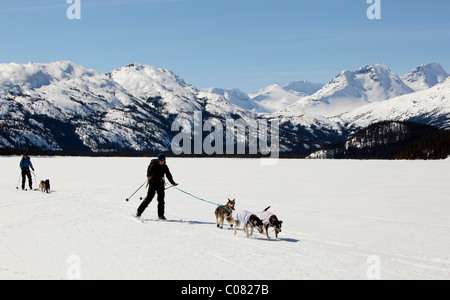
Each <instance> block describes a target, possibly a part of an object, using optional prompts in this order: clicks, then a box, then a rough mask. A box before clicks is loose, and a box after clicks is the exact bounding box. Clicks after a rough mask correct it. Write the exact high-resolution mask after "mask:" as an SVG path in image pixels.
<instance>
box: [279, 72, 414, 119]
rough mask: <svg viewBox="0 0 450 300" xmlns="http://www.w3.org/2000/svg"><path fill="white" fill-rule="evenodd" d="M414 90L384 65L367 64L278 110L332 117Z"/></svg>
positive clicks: (343, 74) (289, 113)
mask: <svg viewBox="0 0 450 300" xmlns="http://www.w3.org/2000/svg"><path fill="white" fill-rule="evenodd" d="M413 92H414V91H413V90H412V89H411V88H410V87H408V86H407V85H406V84H405V83H404V82H403V81H402V80H401V78H400V77H399V76H398V75H396V74H395V73H394V72H392V71H391V70H390V69H389V68H388V67H387V66H385V65H383V64H377V65H368V66H365V67H362V68H360V69H358V70H356V71H342V72H341V73H339V75H337V76H336V77H335V78H334V79H333V80H332V81H330V82H329V83H328V84H326V85H325V86H324V87H323V88H322V89H320V90H319V91H317V92H316V93H315V94H313V95H311V96H308V97H305V98H302V99H301V100H299V101H297V102H296V103H294V104H292V105H290V106H288V107H286V108H284V109H283V110H281V111H280V113H282V114H286V115H297V114H301V113H306V112H308V113H315V114H319V115H323V116H327V117H331V116H334V115H338V114H340V113H343V112H346V111H349V110H351V109H354V108H357V107H361V106H364V105H366V104H369V103H373V102H379V101H384V100H388V99H390V98H393V97H397V96H400V95H405V94H409V93H413Z"/></svg>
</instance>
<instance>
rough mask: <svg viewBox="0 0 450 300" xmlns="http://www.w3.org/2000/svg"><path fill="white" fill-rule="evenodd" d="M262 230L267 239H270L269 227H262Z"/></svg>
mask: <svg viewBox="0 0 450 300" xmlns="http://www.w3.org/2000/svg"><path fill="white" fill-rule="evenodd" d="M264 229H265V230H266V236H267V238H268V239H270V237H269V225H264Z"/></svg>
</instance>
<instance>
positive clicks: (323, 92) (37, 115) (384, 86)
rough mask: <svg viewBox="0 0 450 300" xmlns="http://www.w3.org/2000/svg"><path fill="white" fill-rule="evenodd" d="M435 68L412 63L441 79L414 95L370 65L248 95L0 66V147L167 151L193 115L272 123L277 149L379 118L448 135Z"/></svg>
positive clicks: (76, 69)
mask: <svg viewBox="0 0 450 300" xmlns="http://www.w3.org/2000/svg"><path fill="white" fill-rule="evenodd" d="M441 69H442V67H440V65H438V64H430V65H425V66H420V67H419V68H417V69H416V71H414V70H413V71H411V72H410V73H409V75H408V76H406V75H405V76H404V77H403V78H409V79H411V78H414V79H415V80H416V82H422V83H426V84H428V85H433V84H434V82H439V81H440V83H437V84H436V85H434V86H432V87H431V88H428V89H425V90H421V91H419V92H415V91H414V90H413V89H412V88H411V87H409V86H407V85H406V84H405V82H403V80H402V78H400V77H399V76H397V75H396V74H395V73H394V72H392V71H391V70H390V69H389V68H388V67H386V66H384V65H382V64H378V65H368V66H365V67H362V68H360V69H358V70H356V71H343V72H341V73H339V75H338V76H336V77H335V78H334V79H333V80H332V81H330V82H329V83H328V84H326V85H325V86H323V87H322V85H321V84H313V83H309V82H305V81H299V82H293V83H290V84H288V85H286V86H284V87H283V86H281V85H278V84H274V85H271V86H269V87H266V88H264V89H262V90H260V91H258V92H257V93H252V94H250V95H247V94H245V93H243V92H242V91H240V90H238V89H231V90H225V89H220V88H210V89H199V88H196V87H194V86H192V85H191V84H189V83H187V82H185V81H184V80H183V79H182V78H180V77H179V76H178V75H176V74H175V73H173V72H171V71H169V70H165V69H161V68H156V67H153V66H147V65H142V64H138V63H133V64H130V65H127V66H124V67H121V68H119V69H117V70H114V71H112V72H110V73H107V74H103V73H100V72H97V71H95V70H92V69H86V68H84V67H82V66H78V65H76V64H74V63H72V62H67V61H62V62H53V63H49V64H36V63H27V64H16V63H10V64H0V116H1V118H2V119H1V120H0V125H1V127H0V128H1V130H0V147H21V146H22V145H33V146H36V147H40V148H45V149H55V150H60V149H66V148H67V146H69V149H71V150H73V149H79V147H81V146H82V147H87V148H86V149H85V148H83V150H85V151H87V150H91V151H102V150H103V151H112V150H114V149H124V150H126V149H129V150H146V149H153V150H155V149H158V150H167V149H170V140H171V136H173V134H172V133H171V130H170V125H171V122H172V121H173V119H174V118H175V117H183V118H187V119H189V118H190V115H192V113H193V112H194V111H204V112H206V113H205V116H208V117H216V118H219V119H220V120H224V119H225V118H227V117H230V116H232V117H233V118H243V119H246V120H247V119H249V118H253V119H255V118H261V117H263V118H267V119H269V120H274V119H277V120H279V121H280V126H281V136H280V139H281V141H282V142H281V144H280V145H281V147H282V149H283V151H290V150H292V149H312V148H314V147H318V144H321V143H323V142H324V141H329V139H333V140H336V139H337V138H340V137H342V135H343V134H345V133H346V132H348V130H354V129H357V128H361V127H365V126H367V125H369V124H371V123H373V122H378V121H385V120H411V121H417V122H421V123H426V124H432V125H436V126H438V127H440V128H450V121H449V118H450V117H449V112H450V109H449V100H448V97H449V96H448V95H450V91H449V90H450V84H449V79H447V80H445V79H442V78H444V77H445V76H447V77H448V75H446V72H445V71H442V70H443V69H442V70H441ZM433 74H434V75H433ZM442 80H444V81H442ZM410 82H412V81H411V80H410V81H408V83H410ZM311 92H314V94H312V95H308V93H311ZM298 99H300V100H298ZM291 103H293V104H291ZM277 110H278V111H277ZM262 113H263V114H262ZM188 121H189V120H188ZM69 137H70V138H69ZM78 139H79V141H78ZM74 140H75V141H74ZM299 145H300V146H299Z"/></svg>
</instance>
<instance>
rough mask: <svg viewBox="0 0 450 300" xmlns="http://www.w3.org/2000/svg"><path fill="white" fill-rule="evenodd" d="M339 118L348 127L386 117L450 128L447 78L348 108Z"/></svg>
mask: <svg viewBox="0 0 450 300" xmlns="http://www.w3.org/2000/svg"><path fill="white" fill-rule="evenodd" d="M339 119H340V120H342V122H343V123H344V124H345V126H346V127H347V128H350V129H357V128H362V127H367V126H369V125H370V124H373V123H376V122H380V121H387V120H391V121H416V122H419V123H424V124H429V125H434V126H436V127H438V128H441V129H450V78H448V79H446V80H445V81H444V82H441V83H439V84H437V85H435V86H434V87H432V88H430V89H428V90H423V91H419V92H416V93H413V94H408V95H403V96H399V97H395V98H392V99H389V100H388V101H383V102H377V103H372V104H370V105H366V106H362V107H360V108H357V109H354V110H351V111H349V112H346V113H344V114H342V115H340V116H339Z"/></svg>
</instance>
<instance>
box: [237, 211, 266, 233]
mask: <svg viewBox="0 0 450 300" xmlns="http://www.w3.org/2000/svg"><path fill="white" fill-rule="evenodd" d="M241 224H243V226H244V227H243V228H244V231H245V235H246V236H247V237H250V236H252V235H253V228H256V229H257V230H258V231H259V233H261V234H262V233H263V222H262V221H261V220H260V219H259V218H258V217H257V216H256V215H255V214H253V213H251V212H249V211H246V210H241V211H239V212H237V213H236V215H235V217H234V226H235V228H234V235H236V232H237V229H238V228H239V227H240V226H241ZM249 227H250V234H249V233H248V228H249Z"/></svg>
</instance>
